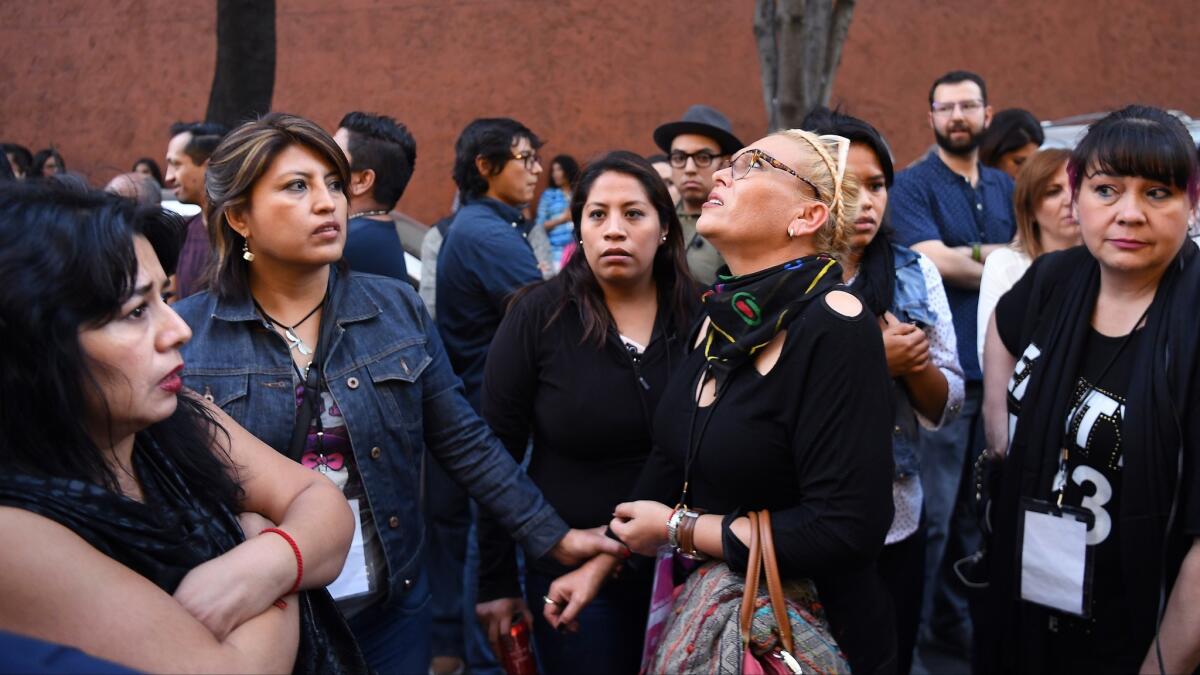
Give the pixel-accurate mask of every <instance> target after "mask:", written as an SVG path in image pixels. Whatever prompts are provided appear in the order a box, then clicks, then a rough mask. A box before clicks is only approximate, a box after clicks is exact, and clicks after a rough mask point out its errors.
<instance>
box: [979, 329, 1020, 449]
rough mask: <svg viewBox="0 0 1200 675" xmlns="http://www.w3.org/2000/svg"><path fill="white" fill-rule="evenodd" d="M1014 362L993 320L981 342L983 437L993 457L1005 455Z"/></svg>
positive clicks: (1014, 359)
mask: <svg viewBox="0 0 1200 675" xmlns="http://www.w3.org/2000/svg"><path fill="white" fill-rule="evenodd" d="M1016 365H1017V359H1016V357H1015V356H1013V355H1012V354H1009V353H1008V348H1007V347H1005V346H1004V342H1002V341H1001V340H1000V333H999V331H997V329H996V317H995V315H994V314H993V315H992V317H991V318H990V319H988V327H987V335H986V336H985V337H984V341H983V407H982V412H983V433H984V436H985V437H986V441H987V447H988V449H989V450H991V451H992V454H993V455H995V456H1003V455H1004V454H1005V453H1006V452H1008V378H1009V376H1010V375H1012V372H1013V368H1014V367H1016Z"/></svg>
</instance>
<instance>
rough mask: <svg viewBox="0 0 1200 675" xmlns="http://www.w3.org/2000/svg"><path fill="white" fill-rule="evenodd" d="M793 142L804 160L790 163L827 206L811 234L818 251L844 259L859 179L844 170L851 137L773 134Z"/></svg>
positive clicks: (791, 131)
mask: <svg viewBox="0 0 1200 675" xmlns="http://www.w3.org/2000/svg"><path fill="white" fill-rule="evenodd" d="M772 135H774V136H783V137H784V138H787V139H790V140H792V141H794V142H796V143H797V144H798V145H800V146H801V147H802V148H803V149H804V160H803V162H802V163H801V164H800V165H798V166H794V167H792V168H793V169H795V170H796V172H797V173H799V174H800V175H802V176H804V177H805V178H807V179H808V180H810V181H812V184H813V185H815V186H816V187H817V192H818V193H819V194H818V195H817V200H818V201H820V202H821V203H822V204H824V205H825V206H828V207H829V218H827V219H826V221H825V224H824V225H822V226H821V228H820V229H819V230H817V232H816V234H814V235H813V244H814V245H815V247H816V249H817V252H818V253H826V254H829V255H832V256H833V257H835V258H837V259H838V260H843V259H844V258H845V256H846V254H847V253H848V252H849V251H850V237H851V235H853V234H854V218H855V217H856V216H857V215H858V190H859V186H858V181H857V180H856V179H855V178H854V176H853V175H851V174H848V173H846V161H847V154H848V153H849V151H850V139H848V138H844V137H842V136H833V135H823V136H818V135H816V134H814V133H812V132H809V131H805V130H803V129H783V130H780V131H777V132H775V133H774V134H772Z"/></svg>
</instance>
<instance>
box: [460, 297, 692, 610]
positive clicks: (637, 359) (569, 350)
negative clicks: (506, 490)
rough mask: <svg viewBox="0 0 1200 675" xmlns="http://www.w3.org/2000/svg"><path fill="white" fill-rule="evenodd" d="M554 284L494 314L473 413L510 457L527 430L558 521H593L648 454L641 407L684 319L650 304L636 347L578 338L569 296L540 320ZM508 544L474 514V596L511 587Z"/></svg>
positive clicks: (679, 355)
mask: <svg viewBox="0 0 1200 675" xmlns="http://www.w3.org/2000/svg"><path fill="white" fill-rule="evenodd" d="M561 293H562V284H561V283H557V282H553V281H552V282H549V283H545V284H541V285H538V286H536V287H534V288H533V289H532V290H531V291H529V292H528V293H527V294H526V295H524V296H522V297H521V298H520V299H519V300H518V301H517V302H516V303H515V304H514V305H513V306H512V307H511V308H510V309H509V311H508V314H507V315H506V316H505V317H504V320H503V321H502V322H501V323H500V327H499V329H498V330H497V332H496V337H495V339H494V340H493V341H492V345H491V349H490V351H489V352H488V358H487V366H486V369H485V372H484V381H483V393H482V404H483V417H484V419H485V420H487V422H488V424H490V425H491V427H492V429H493V431H495V433H496V436H497V437H498V438H499V439H500V440H501V441H502V442H503V443H504V445H505V447H507V448H508V450H509V452H511V453H512V454H513V456H514V457H515V458H516V459H517V461H521V460H522V459H523V458H524V456H525V449H526V446H527V444H528V442H529V439H530V436H531V435H532V437H533V456H532V458H531V459H530V463H529V468H528V472H529V476H530V478H532V479H533V482H534V483H536V484H537V486H538V487H539V488H540V489H541V490H542V493H543V494H544V495H545V496H546V500H547V501H548V502H550V504H551V505H552V506H553V507H554V509H555V510H556V511H557V512H558V513H559V515H560V516H562V518H563V520H565V521H566V522H567V524H568V525H570V526H571V527H574V528H589V527H597V526H601V525H605V524H607V523H608V521H609V520H610V519H611V518H612V512H613V508H614V507H615V506H616V505H617V504H619V503H621V502H623V501H626V500H627V499H628V497H629V493H630V491H631V489H632V488H633V485H634V482H635V481H636V480H637V477H638V475H639V474H640V473H641V470H642V466H643V464H644V463H645V461H646V457H647V456H648V455H649V454H650V445H651V440H650V415H651V414H652V413H653V411H654V409H655V407H656V406H657V405H658V400H659V398H660V397H661V395H662V392H663V388H664V387H665V385H666V383H667V378H668V374H669V373H670V372H671V370H672V367H678V366H679V365H680V363H681V362H682V360H683V347H682V344H683V340H684V335H683V332H684V331H685V330H686V327H685V328H683V329H678V328H676V327H675V326H674V325H673V324H672V323H671V321H670V319H669V313H668V312H665V311H664V310H665V308H663V307H661V306H660V311H659V315H658V317H657V318H656V320H655V324H654V330H653V332H652V334H651V338H650V343H649V344H648V345H646V350H645V352H644V353H642V354H640V355H637V356H635V355H633V354H632V353H631V352H630V351H629V350H628V349H627V348H626V347H625V345H624V344H623V343H622V342H621V340H620V338H619V337H618V336H617V334H616V332H615V330H610V331H609V334H608V335H607V336H606V339H605V342H604V345H603V347H601V346H598V345H597V344H596V342H595V341H594V340H589V341H587V342H584V341H583V324H582V321H581V319H580V316H579V311H578V309H577V306H576V305H575V304H574V303H572V304H570V305H568V306H567V307H566V308H565V309H564V310H563V311H562V312H561V313H560V314H559V316H558V318H557V319H556V320H555V321H554V322H553V323H551V324H549V326H547V321H548V320H549V319H550V316H551V315H552V314H553V311H554V310H555V308H556V307H557V306H558V303H559V300H560V298H561ZM485 521H490V522H485ZM512 548H513V545H512V539H511V537H510V536H509V535H508V534H507V533H506V532H505V531H504V530H503V529H502V528H498V527H497V526H496V525H495V523H494V521H491V519H490V518H484V519H481V524H480V559H481V560H482V561H483V563H482V566H483V569H481V571H480V580H479V599H480V601H487V600H492V599H495V598H500V597H519V596H520V594H521V593H520V586H519V585H518V580H517V572H516V564H515V560H514V558H513V550H512ZM530 564H531V565H533V566H534V567H538V566H539V565H542V566H546V565H548V564H549V563H546V562H540V561H539V562H531V563H530ZM546 571H549V572H550V573H551V574H555V575H556V574H559V573H561V572H562V570H561V569H554V570H546ZM647 601H648V600H647Z"/></svg>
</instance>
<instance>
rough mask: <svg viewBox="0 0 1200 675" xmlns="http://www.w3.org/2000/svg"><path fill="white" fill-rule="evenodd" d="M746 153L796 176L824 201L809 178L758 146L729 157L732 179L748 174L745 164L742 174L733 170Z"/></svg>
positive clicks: (747, 166) (740, 178)
mask: <svg viewBox="0 0 1200 675" xmlns="http://www.w3.org/2000/svg"><path fill="white" fill-rule="evenodd" d="M746 153H751V154H753V155H755V156H757V157H758V158H759V159H761V160H762V161H764V162H766V163H767V164H768V165H769V166H771V167H773V168H776V169H779V170H780V171H785V172H787V173H790V174H792V175H793V176H795V177H796V178H799V179H800V180H801V181H803V182H804V184H805V185H807V186H809V187H810V188H812V189H813V193H814V194H816V200H817V201H819V202H821V203H824V202H825V200H824V199H822V198H821V189H820V188H818V187H817V186H816V184H815V183H813V182H812V181H811V180H809V179H807V178H805V177H804V176H801V175H800V174H798V173H796V171H795V169H793V168H792V167H790V166H788V165H787V164H784V163H783V162H781V161H779V160H777V159H775V158H774V157H772V156H770V155H768V154H767V153H765V152H763V151H762V150H759V149H758V148H746V149H745V150H743V151H741V152H739V153H738V154H737V155H736V156H734V157H733V159H731V160H730V161H729V175H730V176H731V177H732V178H733V179H734V180H742V179H743V178H745V177H746V176H749V175H750V165H746V173H744V174H742V175H741V176H740V177H739V176H738V175H737V173H736V172H735V171H734V170H733V167H734V165H735V164H737V161H738V160H739V159H741V157H742V155H745V154H746Z"/></svg>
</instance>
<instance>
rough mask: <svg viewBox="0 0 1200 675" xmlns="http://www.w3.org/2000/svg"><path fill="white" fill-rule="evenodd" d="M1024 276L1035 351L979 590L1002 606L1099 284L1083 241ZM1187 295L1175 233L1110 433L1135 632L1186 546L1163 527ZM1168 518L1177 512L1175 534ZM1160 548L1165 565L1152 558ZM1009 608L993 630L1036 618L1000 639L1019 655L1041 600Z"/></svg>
mask: <svg viewBox="0 0 1200 675" xmlns="http://www.w3.org/2000/svg"><path fill="white" fill-rule="evenodd" d="M1028 274H1032V275H1034V276H1032V277H1031V279H1032V280H1033V284H1034V285H1033V287H1032V293H1031V297H1032V299H1033V301H1032V302H1031V303H1030V306H1029V308H1028V309H1027V311H1026V317H1025V321H1024V322H1023V326H1024V329H1023V333H1022V336H1021V343H1022V344H1023V345H1027V344H1029V343H1030V342H1032V343H1033V344H1035V345H1037V347H1038V349H1039V350H1040V351H1041V355H1040V356H1039V357H1038V359H1037V363H1036V364H1035V366H1034V368H1033V370H1032V371H1031V374H1030V376H1029V378H1030V379H1029V382H1028V384H1027V385H1026V391H1025V395H1024V397H1023V398H1022V400H1021V415H1020V418H1019V420H1018V423H1017V427H1016V431H1015V433H1014V435H1013V439H1012V443H1011V446H1010V450H1009V454H1008V457H1007V459H1006V460H1005V466H1004V483H1003V487H1002V489H1001V494H1000V496H999V498H998V503H997V504H996V505H995V507H996V508H994V509H993V514H994V516H995V519H996V522H995V535H994V540H995V545H994V546H993V547H992V548H993V549H994V550H995V551H996V552H997V559H996V562H995V563H993V569H992V584H991V588H990V591H989V592H990V594H991V597H992V598H993V600H994V601H995V602H997V603H1001V606H1007V607H1013V605H1012V603H1013V600H1014V599H1015V598H1016V597H1017V595H1016V593H1017V589H1018V584H1019V579H1018V578H1017V577H1016V574H1017V572H1018V570H1017V568H1016V567H1015V566H1013V565H1010V564H1008V561H1009V560H1010V559H1009V558H1008V557H1007V554H1008V553H1011V552H1013V551H1015V550H1016V548H1015V547H1016V545H1017V542H1016V536H1017V525H1018V519H1019V518H1020V499H1021V497H1023V496H1031V497H1036V498H1040V499H1049V496H1050V492H1051V483H1052V481H1053V477H1054V475H1055V473H1056V472H1057V470H1058V458H1059V451H1060V449H1061V445H1062V442H1063V437H1064V429H1065V425H1066V419H1067V415H1068V413H1069V408H1070V406H1071V403H1072V400H1073V396H1072V392H1073V390H1074V387H1075V382H1076V380H1077V376H1078V373H1079V369H1080V367H1081V365H1082V363H1083V359H1084V356H1085V355H1084V345H1085V343H1086V340H1087V336H1088V333H1089V331H1090V330H1091V316H1092V312H1093V310H1094V308H1095V304H1096V296H1097V294H1098V292H1099V288H1100V268H1099V264H1098V263H1097V262H1096V260H1095V259H1094V258H1093V257H1092V256H1091V254H1090V253H1089V252H1088V251H1087V249H1085V248H1084V247H1082V246H1081V247H1076V248H1074V249H1070V250H1067V251H1061V252H1058V253H1052V254H1047V255H1045V256H1042V257H1041V258H1039V259H1038V260H1037V261H1035V263H1034V266H1033V267H1031V268H1030V270H1029V272H1028ZM1198 293H1200V255H1198V251H1197V248H1196V245H1195V244H1193V243H1192V242H1191V241H1185V242H1184V245H1183V249H1182V250H1181V251H1180V252H1179V254H1178V255H1177V256H1176V259H1175V260H1174V261H1173V262H1172V263H1171V265H1170V266H1169V267H1168V269H1167V271H1166V273H1165V274H1164V275H1163V278H1162V280H1161V281H1160V282H1159V286H1158V290H1157V292H1156V294H1155V296H1154V300H1153V302H1152V303H1151V305H1150V310H1149V313H1148V315H1147V317H1146V323H1145V325H1144V327H1143V328H1142V329H1141V330H1142V331H1144V332H1143V334H1142V335H1141V336H1140V337H1139V339H1138V340H1137V341H1136V342H1135V343H1133V345H1131V346H1132V347H1133V350H1132V351H1130V352H1128V353H1127V354H1126V355H1125V356H1124V358H1129V359H1132V362H1133V377H1132V379H1131V381H1130V383H1129V390H1128V394H1127V396H1126V400H1127V401H1128V403H1127V405H1126V411H1125V416H1124V420H1123V425H1122V433H1121V438H1122V455H1123V461H1124V468H1123V477H1122V486H1123V488H1122V497H1121V506H1120V513H1119V514H1114V515H1116V517H1118V518H1119V519H1120V523H1121V559H1122V571H1123V573H1124V578H1125V580H1126V583H1127V588H1126V589H1125V590H1124V593H1125V597H1126V598H1128V599H1130V600H1129V603H1128V604H1129V605H1130V607H1129V612H1130V616H1129V625H1130V626H1131V627H1136V629H1132V628H1131V630H1132V631H1133V633H1136V638H1135V639H1148V637H1152V636H1153V633H1154V626H1155V623H1156V620H1157V616H1156V613H1157V603H1158V593H1159V584H1160V581H1161V579H1162V573H1163V568H1164V567H1165V568H1166V571H1167V574H1168V576H1174V571H1173V570H1177V569H1178V565H1179V563H1180V561H1182V557H1183V553H1184V552H1186V550H1185V548H1182V547H1183V544H1186V543H1187V542H1186V541H1183V539H1184V538H1180V537H1173V536H1172V533H1170V532H1167V524H1168V523H1167V521H1168V519H1169V515H1170V512H1171V507H1172V501H1173V497H1174V495H1175V488H1176V483H1177V481H1178V480H1180V477H1179V476H1178V475H1177V474H1178V471H1177V468H1176V467H1177V461H1178V457H1179V452H1180V448H1181V444H1182V443H1185V442H1186V433H1185V438H1180V433H1181V430H1182V429H1185V428H1187V427H1189V426H1190V423H1189V420H1187V419H1185V418H1184V416H1185V415H1187V411H1188V410H1190V408H1189V406H1190V404H1191V403H1190V402H1191V400H1192V398H1191V397H1192V395H1193V387H1192V383H1191V375H1192V374H1193V373H1194V371H1195V367H1196V360H1197V347H1198V346H1200V330H1198V326H1197V324H1196V309H1195V303H1196V297H1197V294H1198ZM1193 450H1194V449H1193ZM1178 526H1179V523H1178V522H1176V523H1175V525H1174V527H1175V530H1176V532H1178V531H1179V530H1178ZM1177 540H1178V541H1177ZM1164 544H1166V549H1164ZM1164 550H1166V551H1167V560H1166V564H1163V562H1164V561H1163V559H1162V556H1163V552H1164ZM1169 592H1170V589H1169V586H1168V593H1169ZM1015 611H1016V612H1017V617H1015V618H1014V620H1012V621H1008V620H1007V617H1010V616H1011V614H1009V613H1007V612H1005V613H1004V614H1001V615H1000V617H1001V618H1000V620H1001V621H1002V622H1004V625H1003V626H1002V627H1003V628H1006V629H1007V628H1010V627H1016V626H1020V625H1021V624H1022V622H1024V623H1025V624H1026V625H1032V626H1035V627H1038V626H1040V628H1038V629H1037V630H1033V631H1020V632H1021V633H1022V634H1021V635H1014V636H1010V639H1011V640H1013V641H1012V642H1008V644H1009V645H1013V644H1019V645H1021V647H1022V651H1024V652H1026V653H1027V654H1028V653H1029V652H1030V651H1031V650H1036V649H1038V648H1039V647H1037V646H1036V645H1037V644H1038V643H1040V638H1039V637H1038V636H1040V635H1041V634H1042V633H1044V628H1045V622H1044V621H1045V620H1044V617H1043V618H1038V617H1039V616H1041V614H1040V610H1039V609H1037V608H1036V607H1035V606H1033V605H1027V604H1025V603H1017V607H1016V610H1015ZM1035 660H1036V659H1035ZM1018 665H1020V664H1018ZM1024 665H1025V666H1028V665H1030V664H1029V663H1026V664H1024Z"/></svg>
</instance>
